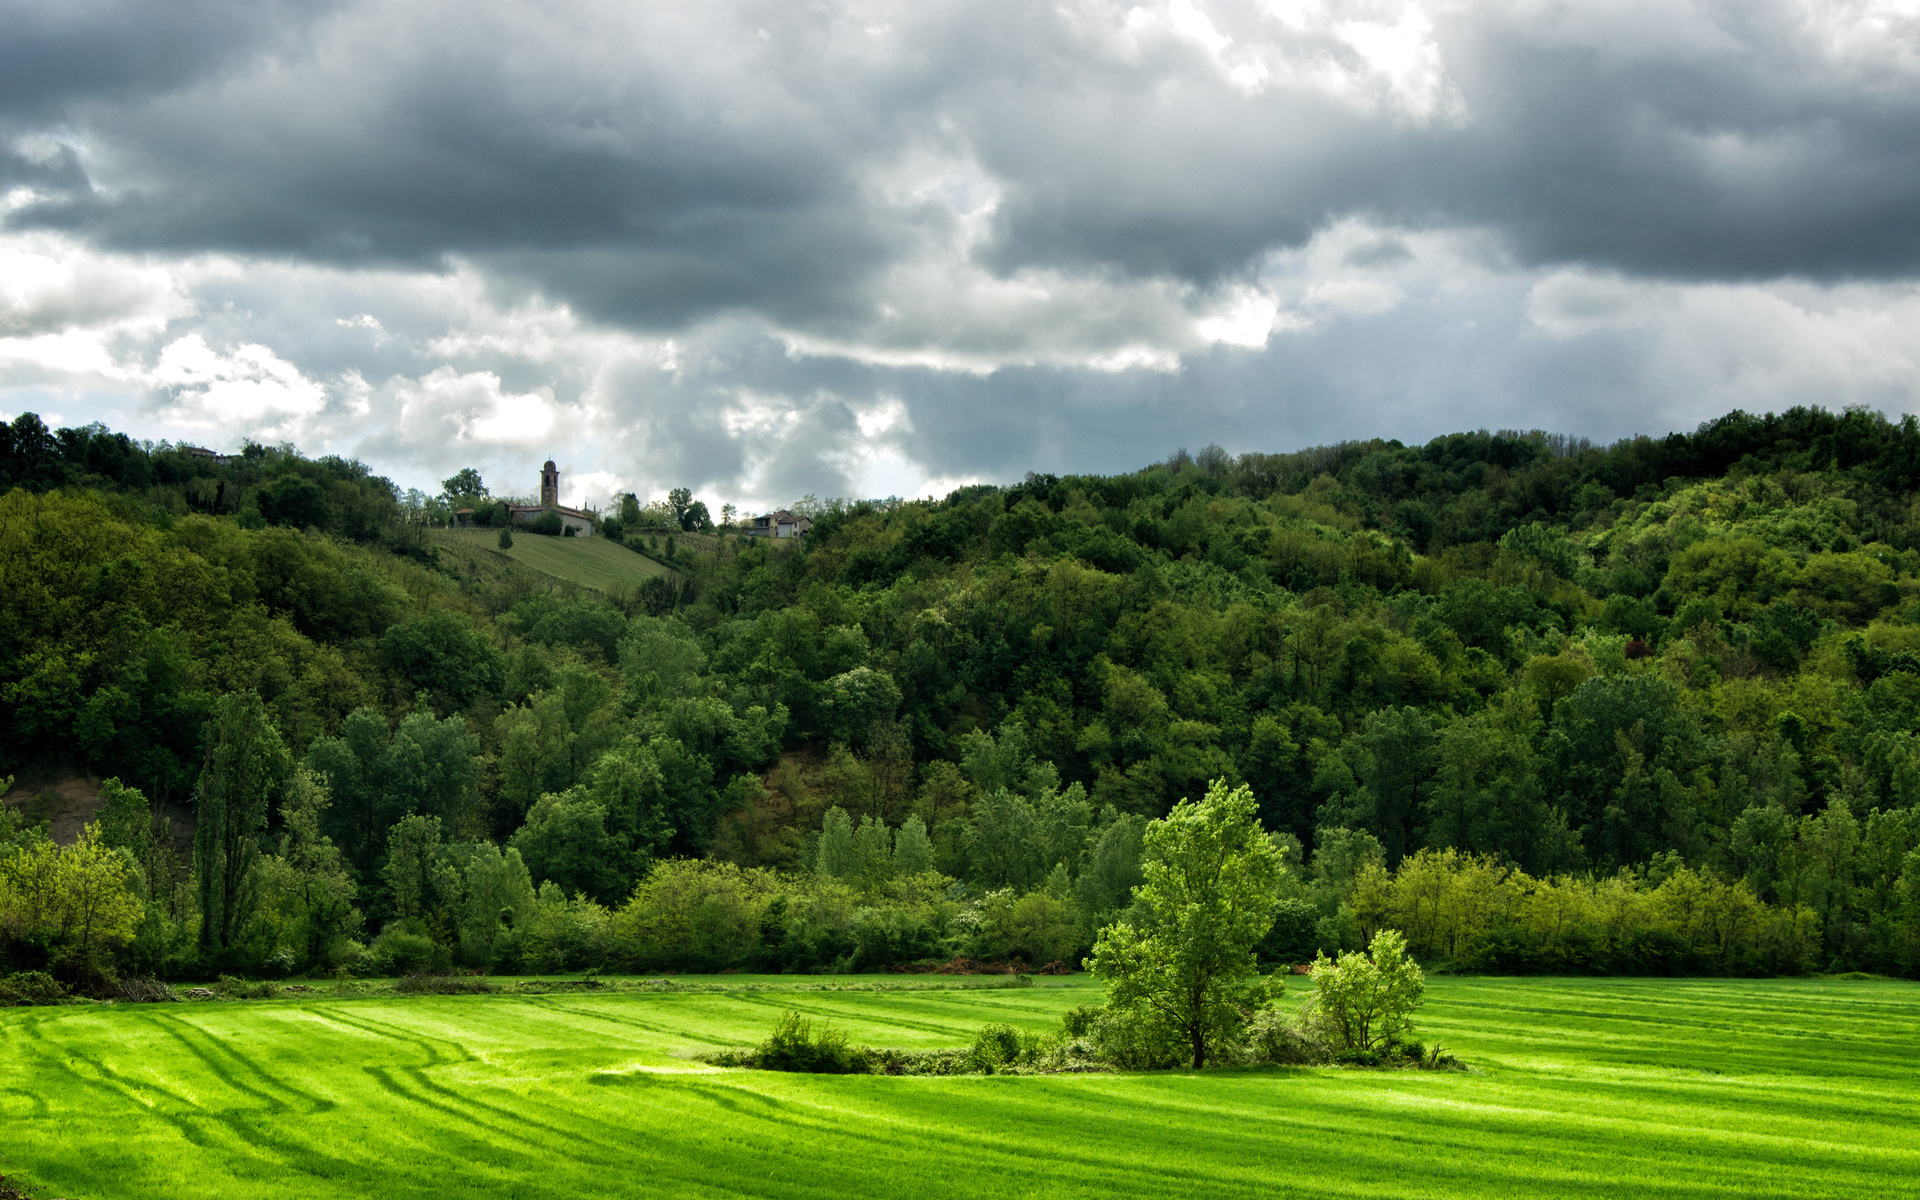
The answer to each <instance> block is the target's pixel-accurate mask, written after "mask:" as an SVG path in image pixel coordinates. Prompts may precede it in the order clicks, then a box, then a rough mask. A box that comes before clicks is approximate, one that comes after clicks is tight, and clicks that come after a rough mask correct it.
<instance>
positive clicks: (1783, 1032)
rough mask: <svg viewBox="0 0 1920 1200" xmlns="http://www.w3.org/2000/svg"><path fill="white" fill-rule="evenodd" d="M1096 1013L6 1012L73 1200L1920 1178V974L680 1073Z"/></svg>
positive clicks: (1810, 1182) (1521, 1192) (1084, 996)
mask: <svg viewBox="0 0 1920 1200" xmlns="http://www.w3.org/2000/svg"><path fill="white" fill-rule="evenodd" d="M729 979H730V980H731V981H732V983H733V984H735V985H741V986H744V985H748V984H750V983H752V982H754V981H750V980H746V979H743V978H734V977H729ZM715 982H717V981H715ZM761 982H773V983H778V982H780V981H777V980H776V981H761ZM788 982H791V981H790V980H789V981H788ZM809 982H815V983H817V982H818V981H809ZM865 982H866V983H868V984H871V983H872V982H873V981H872V980H871V979H869V980H866V981H865ZM1098 994H1099V993H1098V989H1097V985H1095V984H1093V983H1092V982H1091V981H1089V980H1087V979H1085V978H1083V977H1075V978H1070V979H1065V980H1043V981H1040V982H1039V984H1038V985H1037V986H1035V987H1033V988H1028V989H1018V990H972V991H959V990H922V991H817V990H816V991H807V992H786V993H782V992H778V991H759V992H751V991H738V992H730V993H704V994H700V993H679V994H676V993H660V994H639V993H623V994H604V993H603V994H591V993H575V994H567V995H553V996H519V997H504V996H491V997H489V996H476V997H417V998H404V997H392V998H379V999H375V998H367V999H335V998H328V997H325V996H318V997H308V998H299V999H290V1000H283V1001H266V1002H252V1003H247V1002H234V1003H189V1004H178V1005H158V1006H128V1005H121V1006H111V1007H109V1006H95V1007H71V1008H52V1009H8V1010H0V1034H4V1042H0V1157H4V1159H5V1164H4V1165H3V1166H0V1170H15V1171H21V1170H23V1171H25V1172H26V1173H28V1174H29V1175H31V1176H32V1177H33V1178H34V1179H35V1180H36V1181H38V1182H41V1183H43V1184H45V1185H47V1186H48V1187H49V1189H50V1194H52V1195H58V1196H67V1197H106V1196H129V1197H142V1198H162V1197H183V1198H184V1197H287V1198H289V1200H291V1198H294V1197H301V1198H309V1197H332V1196H341V1197H347V1196H352V1197H366V1196H381V1197H410V1196H421V1197H426V1196H433V1197H445V1196H454V1197H459V1196H476V1197H477V1196H487V1197H570V1198H571V1197H581V1196H648V1197H660V1196H738V1195H751V1196H769V1197H776V1196H777V1197H795V1196H800V1197H807V1196H818V1197H847V1196H862V1197H864V1196H911V1197H914V1198H915V1200H932V1198H934V1197H946V1196H956V1197H958V1196H965V1197H980V1196H1029V1195H1033V1196H1046V1197H1058V1196H1100V1197H1134V1196H1168V1197H1176V1196H1177V1197H1189V1196H1236V1197H1237V1196H1259V1195H1271V1194H1277V1195H1283V1196H1287V1197H1303V1196H1381V1197H1408V1196H1447V1197H1455V1196H1460V1197H1466V1196H1475V1197H1478V1196H1488V1197H1492V1196H1582V1197H1591V1196H1657V1197H1695V1196H1727V1197H1733V1196H1742V1197H1744V1196H1845V1197H1884V1196H1912V1195H1920V987H1916V986H1914V985H1912V984H1903V983H1889V982H1875V981H1842V980H1774V981H1740V982H1730V981H1698V980H1685V981H1676V980H1564V979H1553V980H1522V979H1455V978H1437V979H1434V980H1433V981H1432V984H1431V990H1430V992H1429V1002H1428V1005H1427V1007H1426V1009H1425V1010H1424V1012H1423V1016H1424V1020H1423V1022H1422V1024H1423V1027H1424V1031H1425V1033H1426V1034H1427V1036H1428V1037H1429V1039H1430V1040H1433V1039H1437V1040H1438V1041H1440V1042H1441V1043H1443V1044H1444V1045H1446V1046H1447V1047H1448V1048H1449V1049H1451V1050H1453V1051H1455V1052H1456V1053H1458V1054H1459V1055H1460V1056H1461V1057H1462V1058H1464V1059H1466V1060H1467V1061H1468V1062H1469V1063H1471V1064H1472V1065H1473V1066H1474V1067H1475V1070H1474V1071H1473V1072H1471V1073H1464V1074H1457V1073H1437V1072H1364V1071H1344V1070H1279V1069H1246V1070H1223V1071H1208V1072H1204V1073H1198V1074H1194V1073H1187V1072H1175V1073H1169V1074H1164V1075H1152V1076H1147V1075H1073V1076H1044V1077H1032V1076H1029V1077H1004V1076H1002V1077H992V1078H981V1077H967V1078H949V1079H937V1078H901V1079H888V1078H874V1077H829V1076H798V1075H778V1074H770V1073H763V1072H750V1071H719V1070H711V1069H707V1068H703V1067H700V1066H699V1065H697V1064H693V1063H690V1062H688V1061H687V1060H686V1059H685V1058H684V1057H682V1056H683V1055H685V1054H687V1053H690V1052H694V1051H698V1050H700V1049H703V1048H707V1047H714V1046H725V1045H738V1044H742V1043H747V1042H751V1041H755V1040H757V1039H758V1038H760V1037H761V1036H763V1034H764V1033H765V1030H766V1029H767V1027H768V1026H769V1025H770V1024H771V1023H772V1021H773V1019H774V1017H775V1015H776V1014H777V1013H778V1012H779V1010H780V1009H781V1008H782V1007H784V1006H791V1007H794V1008H799V1009H802V1010H804V1011H806V1012H808V1013H811V1014H814V1015H815V1016H817V1017H821V1018H828V1017H831V1018H832V1019H833V1020H834V1021H835V1022H836V1023H837V1024H840V1025H843V1026H845V1027H847V1028H848V1029H849V1030H850V1031H851V1032H852V1033H853V1034H854V1036H855V1038H856V1040H866V1041H870V1042H873V1043H875V1044H883V1045H895V1046H903V1047H933V1046H948V1045H956V1044H960V1043H962V1042H964V1041H965V1040H966V1039H967V1038H968V1037H969V1036H970V1034H971V1033H972V1031H973V1030H974V1029H975V1028H977V1027H978V1026H979V1025H980V1024H981V1023H983V1022H985V1021H988V1020H1006V1021H1011V1022H1014V1023H1016V1024H1020V1025H1024V1026H1031V1027H1034V1028H1043V1027H1048V1026H1051V1025H1052V1024H1053V1023H1054V1022H1055V1021H1056V1019H1057V1014H1058V1013H1059V1012H1060V1011H1061V1010H1063V1009H1064V1008H1066V1007H1068V1006H1070V1005H1072V1004H1075V1003H1079V1002H1082V1001H1088V1000H1093V999H1096V998H1097V997H1098ZM1298 994H1299V993H1298V989H1296V991H1295V995H1294V997H1293V998H1294V999H1297V998H1298Z"/></svg>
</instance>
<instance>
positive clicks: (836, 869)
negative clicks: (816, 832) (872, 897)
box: [813, 804, 859, 879]
mask: <svg viewBox="0 0 1920 1200" xmlns="http://www.w3.org/2000/svg"><path fill="white" fill-rule="evenodd" d="M813 864H814V865H813V869H814V871H815V872H817V873H818V874H819V875H820V876H821V878H823V879H850V878H853V877H854V876H855V875H856V873H857V872H858V870H859V857H858V854H857V852H856V851H855V849H854V844H853V818H851V817H849V816H848V815H847V810H846V809H844V808H841V807H840V806H839V805H838V804H836V805H834V806H833V807H832V808H829V809H828V810H827V815H826V818H825V820H823V821H822V822H821V825H820V847H819V849H818V850H817V851H816V852H815V854H814V859H813Z"/></svg>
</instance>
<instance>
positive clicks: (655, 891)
mask: <svg viewBox="0 0 1920 1200" xmlns="http://www.w3.org/2000/svg"><path fill="white" fill-rule="evenodd" d="M775 894H776V882H775V880H774V878H773V876H772V875H771V873H769V872H766V871H758V870H742V869H741V868H739V867H736V866H734V865H733V864H732V863H712V862H691V861H673V862H663V863H661V864H660V865H658V866H657V867H655V868H654V869H653V873H652V874H650V875H648V876H647V878H646V879H645V880H644V881H643V882H642V883H641V884H640V886H639V887H638V888H636V889H635V890H634V893H633V898H632V899H631V900H629V901H628V902H627V904H626V905H625V906H624V907H623V908H621V909H620V910H619V912H617V913H616V914H614V916H613V919H612V923H611V927H610V929H609V937H610V939H611V941H612V943H613V945H614V947H615V951H616V953H617V954H619V955H621V956H622V957H623V958H624V959H625V960H627V961H629V962H631V963H633V964H634V965H635V966H636V967H637V968H638V969H640V970H651V969H658V968H659V967H661V966H666V965H671V966H675V967H677V966H678V965H679V964H681V963H687V964H698V965H699V966H700V967H702V968H704V969H706V970H710V971H717V970H722V969H724V968H727V967H733V966H737V965H739V964H740V963H741V962H743V961H744V960H745V959H746V957H747V955H748V954H749V953H751V952H752V951H753V949H754V948H755V946H756V945H757V943H758V941H759V937H760V922H761V917H762V915H763V914H764V913H765V912H766V910H767V906H768V904H770V903H771V902H772V900H773V899H774V896H775Z"/></svg>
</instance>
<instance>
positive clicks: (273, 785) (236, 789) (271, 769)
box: [193, 692, 289, 954]
mask: <svg viewBox="0 0 1920 1200" xmlns="http://www.w3.org/2000/svg"><path fill="white" fill-rule="evenodd" d="M288 766H289V763H288V759H287V751H286V747H285V746H284V745H283V744H282V742H281V740H280V733H279V731H278V730H277V729H275V728H274V727H273V723H272V721H271V720H270V719H269V718H268V716H267V712H266V706H265V705H263V704H262V703H261V702H260V697H259V695H258V694H257V693H254V692H236V693H233V694H231V695H228V696H223V697H221V698H220V699H219V700H218V701H217V702H216V703H215V705H214V716H213V720H212V721H210V722H209V723H208V728H207V760H206V765H205V767H204V769H203V770H202V771H201V773H200V788H199V791H198V792H197V794H196V796H195V808H196V809H197V813H196V815H197V816H198V818H199V827H198V829H197V830H196V831H195V834H194V843H193V859H194V872H195V874H196V875H197V876H198V877H199V881H200V913H201V918H200V944H201V945H202V946H203V947H205V948H206V949H207V950H209V951H212V952H214V953H216V954H218V953H220V952H224V951H229V950H231V949H232V948H233V947H234V945H235V943H236V942H238V941H239V940H240V938H241V937H242V936H243V935H244V934H245V932H246V930H247V926H248V925H249V924H250V923H251V921H252V920H253V915H254V912H255V909H256V908H257V907H258V905H259V902H260V894H259V887H260V884H259V878H258V867H259V861H260V845H259V841H258V839H259V836H260V834H261V833H263V832H265V830H266V827H267V809H268V804H269V802H270V800H271V798H272V797H273V796H274V795H275V794H276V793H277V792H278V791H279V789H280V787H281V786H282V784H283V782H284V780H285V778H286V775H287V771H288Z"/></svg>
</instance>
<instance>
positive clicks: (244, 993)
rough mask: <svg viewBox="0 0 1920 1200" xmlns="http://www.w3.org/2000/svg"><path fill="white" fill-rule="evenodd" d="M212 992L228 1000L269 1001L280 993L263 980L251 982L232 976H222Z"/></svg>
mask: <svg viewBox="0 0 1920 1200" xmlns="http://www.w3.org/2000/svg"><path fill="white" fill-rule="evenodd" d="M214 990H215V991H217V992H219V993H220V994H221V995H222V996H225V997H226V998H227V999H229V1000H269V999H272V998H273V997H274V996H276V995H278V994H279V992H280V989H279V988H277V987H275V986H274V985H273V984H271V983H267V982H265V981H264V980H263V981H260V982H253V981H251V980H246V979H237V978H235V977H234V976H232V975H222V976H221V977H220V983H219V985H218V986H217V987H215V988H214Z"/></svg>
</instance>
